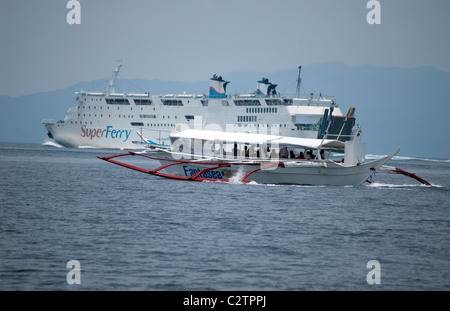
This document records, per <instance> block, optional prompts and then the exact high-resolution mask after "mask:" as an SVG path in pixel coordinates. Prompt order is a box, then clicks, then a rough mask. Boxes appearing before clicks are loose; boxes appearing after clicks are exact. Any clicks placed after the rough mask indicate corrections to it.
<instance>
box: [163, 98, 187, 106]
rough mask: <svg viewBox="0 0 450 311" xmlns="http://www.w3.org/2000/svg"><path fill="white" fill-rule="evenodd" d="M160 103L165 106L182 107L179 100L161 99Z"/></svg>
mask: <svg viewBox="0 0 450 311" xmlns="http://www.w3.org/2000/svg"><path fill="white" fill-rule="evenodd" d="M161 101H162V104H163V105H165V106H183V102H182V101H181V100H180V99H161Z"/></svg>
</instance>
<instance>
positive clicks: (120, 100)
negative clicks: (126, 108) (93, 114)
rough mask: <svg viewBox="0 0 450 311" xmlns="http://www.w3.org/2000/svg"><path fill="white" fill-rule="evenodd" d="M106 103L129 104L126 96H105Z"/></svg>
mask: <svg viewBox="0 0 450 311" xmlns="http://www.w3.org/2000/svg"><path fill="white" fill-rule="evenodd" d="M106 103H107V104H108V105H129V104H130V102H129V101H128V99H126V98H106Z"/></svg>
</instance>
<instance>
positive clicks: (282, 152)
mask: <svg viewBox="0 0 450 311" xmlns="http://www.w3.org/2000/svg"><path fill="white" fill-rule="evenodd" d="M280 158H282V159H287V158H289V151H288V149H287V147H286V146H284V147H283V148H281V149H280Z"/></svg>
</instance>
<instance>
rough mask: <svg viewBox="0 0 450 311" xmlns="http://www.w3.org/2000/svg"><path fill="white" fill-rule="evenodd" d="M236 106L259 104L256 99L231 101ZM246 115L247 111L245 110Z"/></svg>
mask: <svg viewBox="0 0 450 311" xmlns="http://www.w3.org/2000/svg"><path fill="white" fill-rule="evenodd" d="M233 101H234V104H235V105H236V106H260V105H261V103H260V102H259V100H257V99H235V100H233ZM247 113H248V110H247Z"/></svg>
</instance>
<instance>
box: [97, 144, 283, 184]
mask: <svg viewBox="0 0 450 311" xmlns="http://www.w3.org/2000/svg"><path fill="white" fill-rule="evenodd" d="M129 155H132V156H141V157H145V158H148V159H152V160H162V161H168V162H171V163H169V164H165V165H162V166H159V167H157V168H155V169H153V170H148V169H145V168H142V167H138V166H135V165H131V164H127V163H124V162H119V161H116V160H113V159H114V158H118V157H124V156H129ZM97 158H99V159H101V160H104V161H107V162H109V163H113V164H117V165H120V166H123V167H126V168H129V169H132V170H135V171H138V172H141V173H145V174H150V175H155V176H159V177H164V178H169V179H177V180H187V181H221V182H229V181H230V179H228V178H223V179H218V178H204V177H200V175H202V174H204V173H206V172H208V171H211V170H214V169H218V168H225V167H230V166H232V165H252V166H259V167H258V168H256V169H254V170H252V171H250V172H248V173H247V174H245V175H244V176H243V177H242V178H241V179H240V180H239V182H242V183H249V182H251V180H247V178H248V177H249V176H250V175H251V174H253V173H255V172H257V171H259V170H261V169H264V168H268V167H270V166H273V165H274V164H272V163H271V164H267V165H261V163H257V162H251V163H241V162H236V163H234V162H229V163H223V162H202V161H189V160H174V159H163V158H157V157H151V156H148V155H145V154H141V153H136V152H132V151H130V152H127V153H122V154H117V155H112V156H107V157H99V156H97ZM183 163H191V164H192V163H195V164H199V165H211V166H210V167H207V168H205V169H203V170H201V171H199V172H198V173H196V174H194V175H192V176H178V175H173V174H167V173H162V172H160V170H162V169H164V168H167V167H169V166H173V165H179V164H183ZM277 165H278V166H283V163H282V162H279V163H278V164H277Z"/></svg>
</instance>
